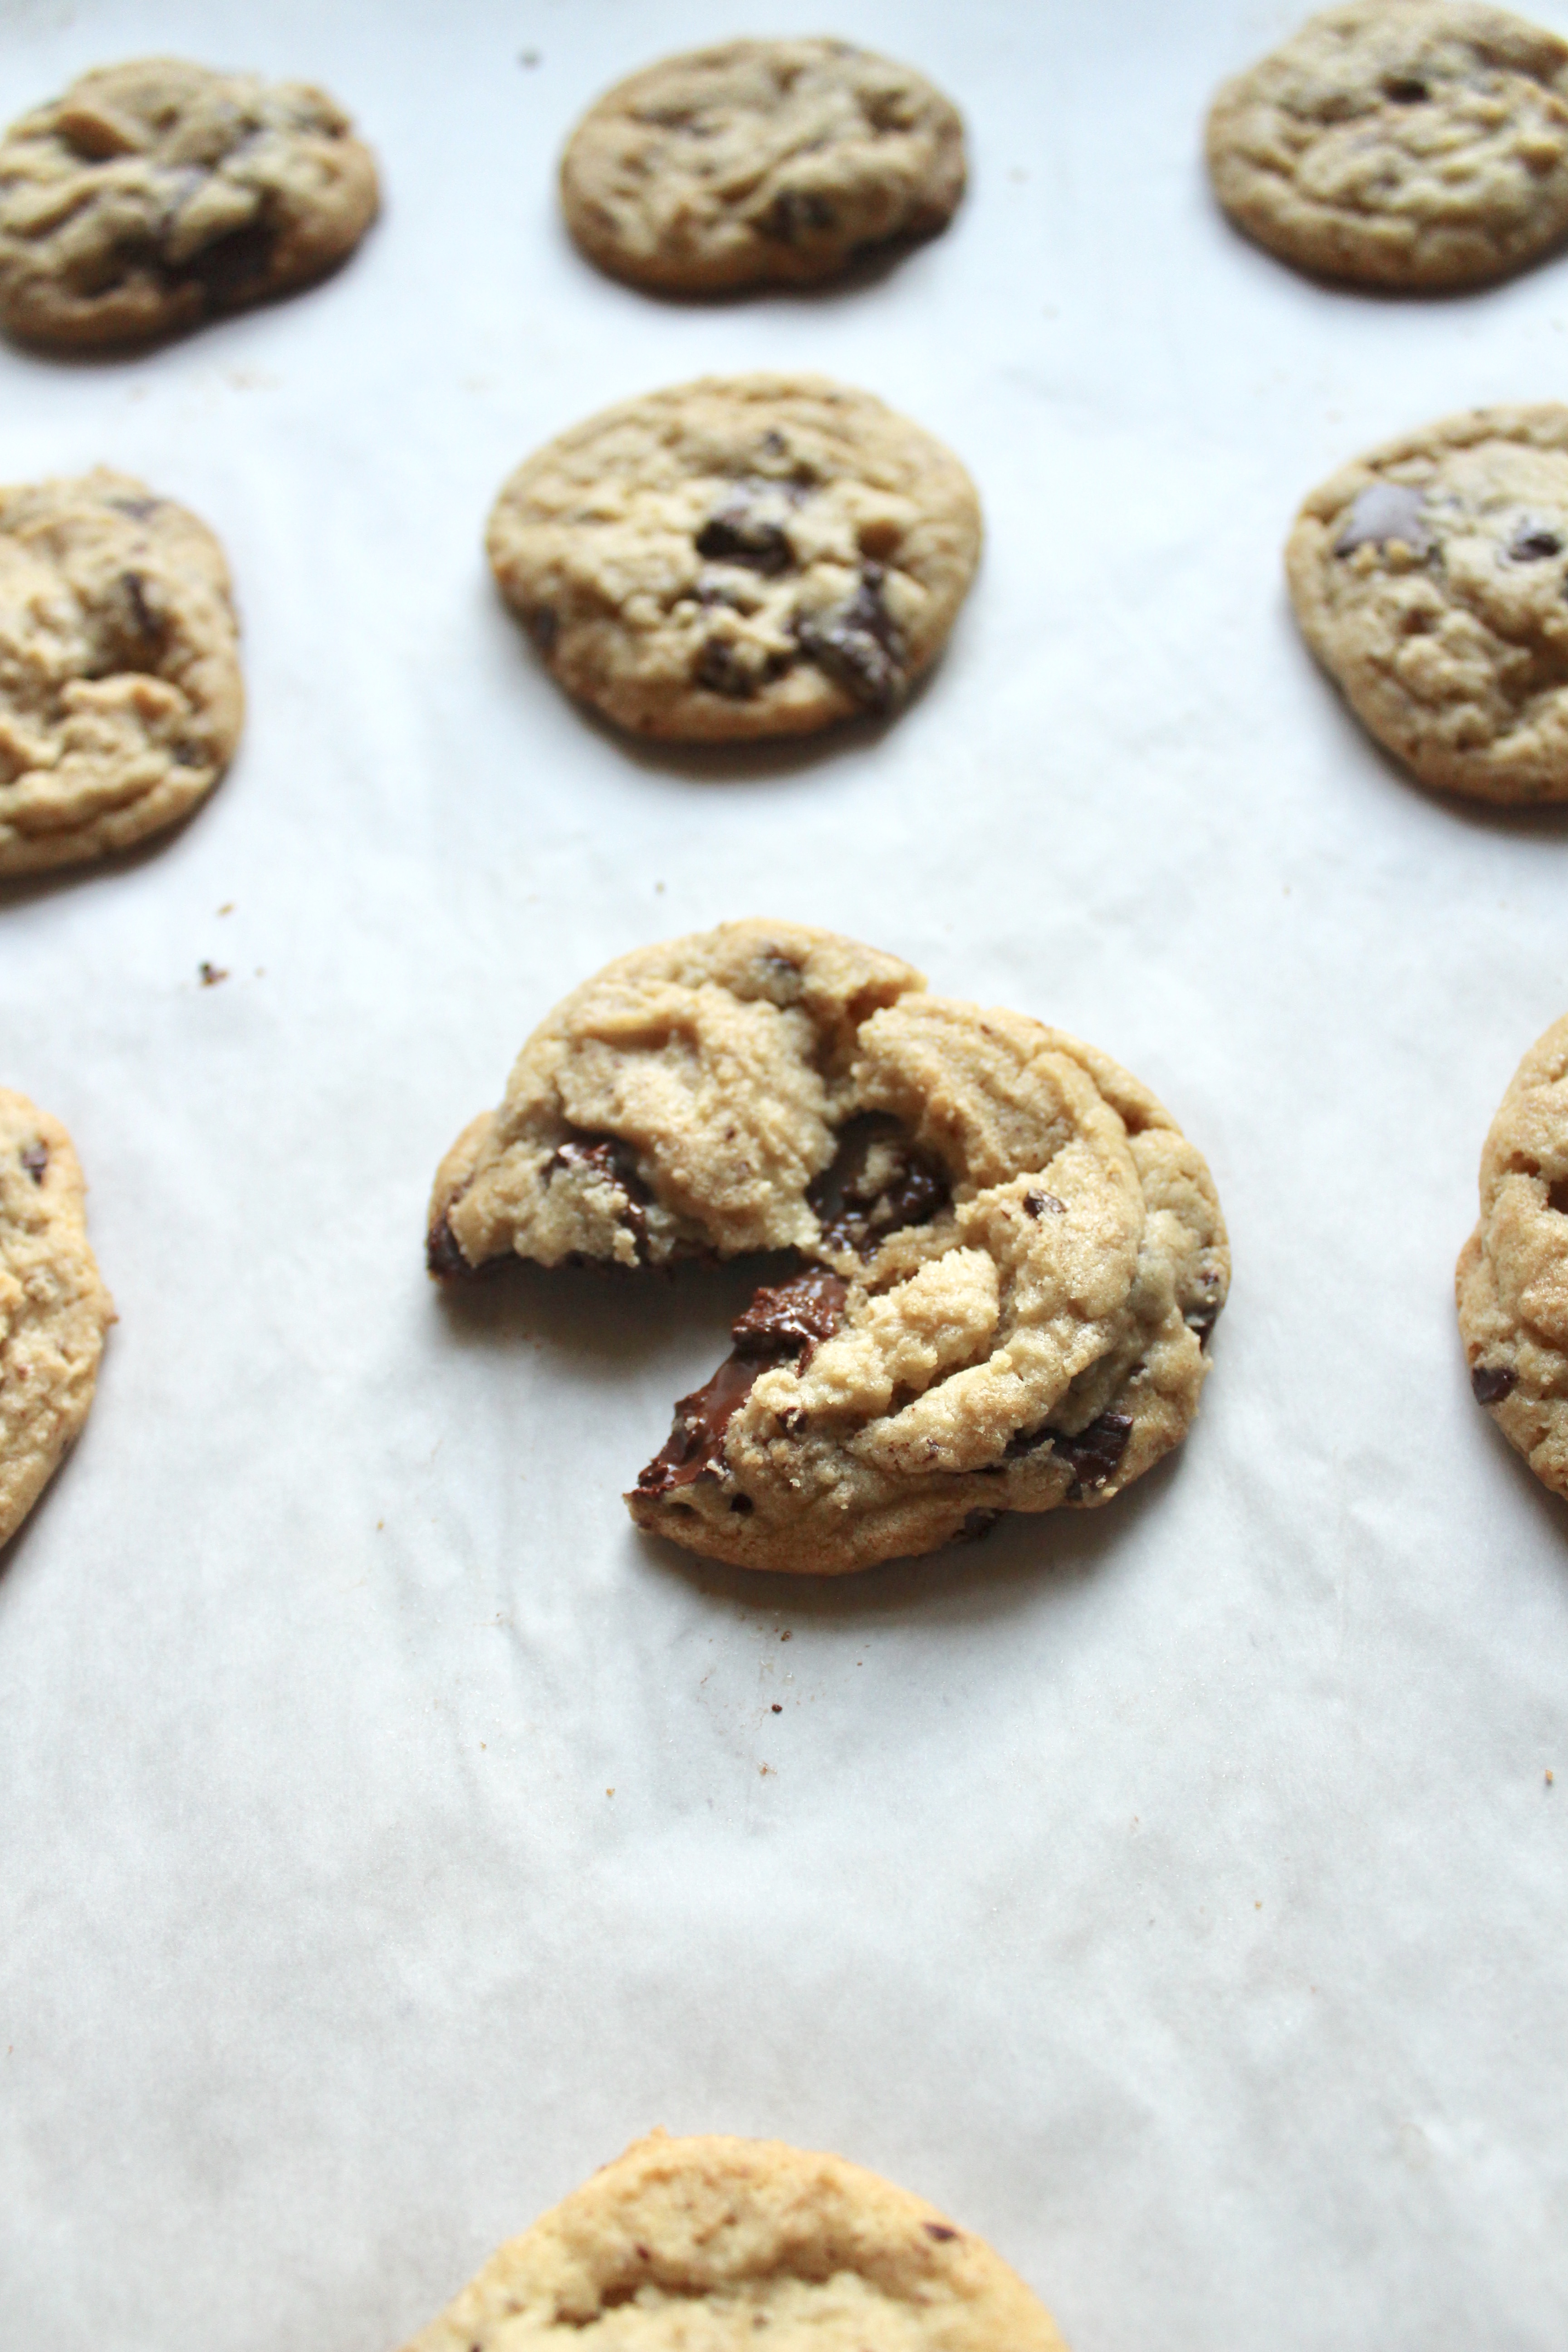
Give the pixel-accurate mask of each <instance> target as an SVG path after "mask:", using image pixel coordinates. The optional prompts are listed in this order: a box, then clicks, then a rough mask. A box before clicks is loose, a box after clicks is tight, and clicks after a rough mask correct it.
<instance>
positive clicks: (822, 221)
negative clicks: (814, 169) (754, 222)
mask: <svg viewBox="0 0 1568 2352" xmlns="http://www.w3.org/2000/svg"><path fill="white" fill-rule="evenodd" d="M758 226H759V227H760V228H761V230H762V232H763V236H776V237H778V238H780V239H781V240H782V241H783V243H784V244H785V245H800V244H802V243H804V242H805V239H806V238H807V237H809V236H820V235H821V234H822V232H823V231H824V230H825V229H830V228H837V226H838V215H837V213H836V212H835V211H834V209H833V206H832V205H830V204H829V203H828V201H827V199H826V196H819V195H817V194H816V193H815V192H814V191H813V190H811V189H807V188H781V189H780V190H779V193H778V194H777V195H776V196H775V197H774V198H773V203H772V204H771V205H769V206H768V208H767V211H766V212H765V213H764V214H763V217H762V219H761V221H760V222H759V223H758Z"/></svg>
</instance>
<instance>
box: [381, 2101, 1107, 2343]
mask: <svg viewBox="0 0 1568 2352" xmlns="http://www.w3.org/2000/svg"><path fill="white" fill-rule="evenodd" d="M584 2329H591V2330H592V2331H593V2332H592V2336H591V2337H590V2338H589V2339H588V2340H590V2341H591V2342H592V2343H593V2345H594V2347H595V2352H730V2347H741V2346H742V2345H744V2346H747V2347H750V2346H752V2345H753V2344H756V2343H759V2342H762V2343H765V2344H766V2345H767V2346H768V2347H770V2352H1066V2347H1065V2346H1064V2344H1063V2342H1062V2339H1061V2337H1060V2336H1058V2333H1057V2329H1056V2326H1055V2324H1054V2323H1053V2321H1052V2319H1051V2316H1050V2314H1049V2313H1048V2312H1047V2310H1046V2309H1045V2308H1044V2306H1043V2305H1040V2304H1039V2303H1037V2301H1036V2299H1035V2297H1034V2296H1033V2295H1032V2294H1030V2293H1029V2290H1028V2288H1027V2287H1026V2285H1025V2284H1024V2282H1023V2281H1022V2279H1020V2278H1018V2277H1017V2276H1016V2274H1015V2273H1014V2272H1012V2271H1010V2270H1009V2269H1008V2267H1007V2265H1006V2263H1004V2262H1003V2261H1002V2260H1001V2258H1000V2257H999V2256H998V2255H996V2254H994V2253H993V2252H992V2251H991V2249H990V2247H989V2246H987V2245H985V2244H984V2242H982V2241H981V2240H980V2239H979V2238H976V2237H973V2236H971V2235H970V2234H969V2232H968V2231H963V2230H959V2229H957V2228H955V2227H954V2225H953V2224H952V2222H951V2221H944V2219H943V2218H942V2215H941V2214H940V2213H939V2212H938V2211H937V2210H936V2209H935V2207H934V2206H931V2205H928V2204H926V2203H925V2201H924V2200H923V2199H921V2198H919V2197H912V2196H911V2195H910V2192H909V2191H908V2189H895V2188H894V2186H893V2184H892V2182H891V2181H889V2180H883V2179H879V2177H878V2175H877V2174H876V2173H874V2172H867V2171H864V2170H863V2169H862V2168H861V2167H860V2166H859V2165H858V2164H847V2163H846V2162H845V2160H844V2158H842V2157H840V2156H809V2155H806V2154H805V2152H804V2151H803V2150H802V2149H800V2148H797V2147H785V2146H784V2142H783V2141H782V2140H776V2139H730V2138H721V2137H719V2136H718V2135H716V2134H715V2135H712V2136H705V2137H700V2138H692V2139H670V2138H668V2137H667V2136H666V2135H665V2134H664V2133H663V2132H652V2133H650V2134H649V2136H648V2137H647V2139H641V2140H637V2141H636V2142H635V2143H634V2145H633V2146H632V2147H628V2148H627V2150H626V2154H625V2155H624V2156H621V2157H617V2158H616V2161H615V2162H614V2163H613V2164H606V2165H605V2167H604V2168H603V2169H602V2170H600V2171H598V2172H596V2173H595V2175H594V2177H593V2179H591V2180H589V2181H586V2182H585V2183H584V2186H583V2187H582V2188H581V2189H576V2190H574V2193H573V2194H572V2195H571V2196H570V2197H567V2198H565V2199H563V2201H562V2202H561V2203H560V2204H559V2205H557V2206H555V2207H554V2208H553V2209H552V2210H551V2211H550V2212H548V2213H546V2214H544V2215H543V2216H542V2219H541V2220H539V2221H536V2222H535V2223H534V2224H533V2227H532V2228H531V2230H525V2231H523V2233H522V2235H521V2237H520V2238H513V2239H512V2240H511V2242H510V2244H508V2245H505V2246H503V2247H502V2248H501V2249H500V2252H499V2253H497V2254H492V2256H491V2257H490V2259H489V2262H488V2263H486V2264H485V2266H484V2268H483V2270H482V2271H480V2273H479V2276H478V2277H477V2278H476V2279H475V2280H474V2281H473V2282H472V2284H470V2285H468V2286H467V2287H465V2288H464V2290H463V2292H462V2294H459V2295H458V2299H457V2301H456V2302H455V2303H453V2304H451V2305H448V2306H447V2310H445V2311H444V2312H443V2313H442V2314H441V2315H440V2317H439V2318H438V2319H436V2320H434V2321H432V2323H431V2325H430V2326H428V2327H426V2328H425V2329H424V2330H423V2331H422V2332H421V2334H419V2335H418V2336H416V2337H415V2338H414V2340H413V2342H412V2343H411V2344H410V2345H408V2346H407V2347H406V2352H533V2347H536V2346H537V2347H544V2346H547V2345H551V2344H557V2345H560V2346H563V2347H564V2346H567V2345H578V2344H581V2343H582V2342H583V2341H584Z"/></svg>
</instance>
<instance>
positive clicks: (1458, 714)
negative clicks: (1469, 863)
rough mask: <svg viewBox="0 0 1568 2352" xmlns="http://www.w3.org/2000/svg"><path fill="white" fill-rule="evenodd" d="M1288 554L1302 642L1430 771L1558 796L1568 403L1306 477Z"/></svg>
mask: <svg viewBox="0 0 1568 2352" xmlns="http://www.w3.org/2000/svg"><path fill="white" fill-rule="evenodd" d="M1285 563H1286V571H1287V573H1288V575H1289V583H1290V595H1291V601H1292V602H1293V604H1294V605H1295V608H1296V616H1297V618H1298V620H1299V621H1300V625H1301V628H1302V631H1303V633H1304V634H1305V636H1306V638H1307V642H1308V644H1309V645H1310V646H1311V648H1312V651H1313V652H1314V653H1315V654H1316V655H1317V656H1318V658H1319V660H1320V661H1321V663H1322V665H1323V667H1324V668H1325V669H1327V670H1328V672H1329V673H1330V675H1331V677H1333V678H1334V679H1335V680H1336V681H1337V683H1338V684H1339V686H1340V687H1341V688H1342V691H1343V692H1344V694H1345V696H1346V698H1348V700H1349V701H1350V703H1351V705H1352V709H1354V710H1355V712H1356V714H1357V716H1358V717H1359V718H1360V719H1362V720H1363V723H1364V724H1365V725H1366V726H1367V727H1368V728H1370V730H1372V732H1373V734H1374V735H1375V736H1376V737H1377V738H1378V740H1379V741H1380V742H1383V743H1385V744H1386V745H1387V746H1388V748H1389V750H1390V751H1394V752H1395V753H1396V754H1397V755H1398V757H1399V758H1400V759H1402V760H1404V761H1405V762H1406V763H1407V765H1408V766H1410V767H1411V768H1413V769H1414V770H1415V773H1416V775H1418V776H1419V777H1421V778H1422V780H1423V781H1424V782H1426V783H1429V784H1436V785H1440V786H1442V787H1444V788H1445V789H1446V790H1447V791H1449V792H1456V793H1468V794H1469V795H1470V796H1471V797H1472V798H1474V799H1477V800H1487V801H1560V800H1564V799H1568V407H1564V406H1562V405H1561V404H1557V403H1555V402H1552V403H1543V404H1540V405H1538V406H1533V407H1528V408H1482V409H1475V410H1472V411H1470V412H1469V413H1468V415H1461V416H1450V417H1446V418H1444V419H1443V420H1442V421H1441V422H1440V423H1438V424H1436V425H1426V426H1425V427H1424V428H1423V429H1422V430H1421V431H1420V432H1417V433H1410V434H1405V435H1403V436H1401V437H1400V438H1399V439H1397V440H1394V441H1389V442H1385V443H1384V446H1382V447H1381V448H1379V449H1374V450H1373V452H1372V454H1371V455H1370V456H1369V457H1363V458H1358V459H1357V460H1356V462H1355V463H1354V464H1353V465H1350V466H1346V467H1342V469H1341V471H1340V472H1339V473H1337V474H1335V475H1334V476H1333V477H1332V478H1331V479H1330V480H1329V481H1327V482H1325V483H1324V484H1323V486H1322V488H1321V489H1317V490H1314V491H1313V493H1312V495H1311V497H1310V499H1308V500H1307V502H1306V504H1305V505H1304V506H1303V507H1302V509H1301V511H1300V516H1299V517H1298V519H1297V521H1296V525H1295V528H1294V530H1292V531H1291V533H1290V537H1289V543H1288V545H1287V547H1286V551H1285Z"/></svg>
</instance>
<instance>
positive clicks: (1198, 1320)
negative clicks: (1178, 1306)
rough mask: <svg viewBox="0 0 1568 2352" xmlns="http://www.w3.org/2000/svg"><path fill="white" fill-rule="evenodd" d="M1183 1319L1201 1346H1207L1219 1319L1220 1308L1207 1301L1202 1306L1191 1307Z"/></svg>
mask: <svg viewBox="0 0 1568 2352" xmlns="http://www.w3.org/2000/svg"><path fill="white" fill-rule="evenodd" d="M1182 1320H1183V1322H1184V1324H1185V1325H1186V1327H1187V1328H1188V1330H1189V1331H1191V1332H1192V1333H1193V1334H1194V1337H1195V1339H1196V1340H1197V1343H1198V1345H1199V1347H1200V1348H1206V1347H1207V1346H1208V1343H1209V1335H1210V1333H1211V1332H1212V1331H1213V1329H1214V1327H1215V1324H1216V1323H1217V1322H1218V1321H1219V1308H1218V1307H1217V1305H1212V1304H1209V1303H1208V1302H1206V1301H1205V1304H1204V1305H1203V1306H1202V1307H1188V1309H1187V1311H1186V1313H1185V1314H1184V1316H1183V1318H1182Z"/></svg>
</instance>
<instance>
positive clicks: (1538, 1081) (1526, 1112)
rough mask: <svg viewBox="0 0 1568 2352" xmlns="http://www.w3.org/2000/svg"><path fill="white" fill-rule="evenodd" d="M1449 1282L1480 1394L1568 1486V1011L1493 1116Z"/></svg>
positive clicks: (1552, 1481)
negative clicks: (1473, 1207)
mask: <svg viewBox="0 0 1568 2352" xmlns="http://www.w3.org/2000/svg"><path fill="white" fill-rule="evenodd" d="M1454 1287H1455V1294H1456V1297H1457V1299H1458V1310H1459V1334H1460V1337H1461V1338H1462V1339H1463V1340H1464V1343H1465V1356H1466V1360H1467V1361H1468V1364H1469V1367H1470V1386H1471V1388H1472V1389H1473V1390H1474V1391H1475V1394H1476V1402H1477V1403H1478V1404H1483V1405H1485V1406H1486V1407H1487V1408H1488V1410H1489V1412H1490V1413H1491V1416H1492V1418H1493V1420H1494V1421H1495V1422H1496V1423H1497V1424H1498V1426H1499V1428H1500V1430H1501V1431H1502V1433H1503V1435H1504V1436H1505V1437H1506V1438H1507V1440H1508V1442H1509V1444H1510V1445H1512V1446H1515V1447H1516V1448H1517V1449H1518V1451H1519V1452H1520V1453H1521V1454H1523V1456H1524V1458H1525V1460H1526V1461H1527V1462H1528V1463H1529V1465H1530V1466H1531V1469H1532V1470H1533V1471H1534V1473H1535V1475H1536V1476H1537V1477H1538V1478H1539V1479H1541V1481H1542V1484H1543V1485H1545V1486H1550V1487H1551V1488H1552V1492H1553V1493H1554V1494H1558V1495H1562V1496H1568V1013H1565V1014H1564V1015H1563V1019H1562V1020H1561V1021H1554V1022H1553V1023H1552V1026H1551V1028H1550V1029H1548V1031H1547V1032H1546V1034H1545V1035H1544V1036H1543V1037H1540V1038H1538V1039H1537V1040H1536V1042H1535V1044H1534V1045H1532V1046H1531V1049H1530V1051H1529V1053H1528V1054H1527V1055H1525V1057H1524V1059H1523V1061H1522V1062H1521V1064H1520V1066H1519V1067H1518V1069H1517V1070H1516V1071H1515V1072H1514V1074H1513V1077H1512V1079H1511V1080H1510V1084H1509V1089H1508V1092H1507V1093H1506V1094H1505V1095H1504V1097H1503V1098H1502V1102H1501V1104H1500V1107H1499V1110H1498V1115H1497V1117H1496V1118H1494V1119H1493V1121H1492V1123H1491V1129H1490V1131H1489V1134H1488V1136H1487V1139H1486V1147H1485V1149H1484V1150H1483V1151H1482V1153H1481V1213H1480V1220H1479V1223H1478V1224H1477V1226H1476V1230H1475V1232H1474V1233H1473V1234H1471V1235H1470V1238H1469V1240H1468V1242H1467V1243H1466V1244H1465V1246H1464V1248H1463V1249H1462V1250H1461V1251H1460V1252H1459V1263H1458V1269H1457V1271H1456V1274H1455V1277H1454Z"/></svg>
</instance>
